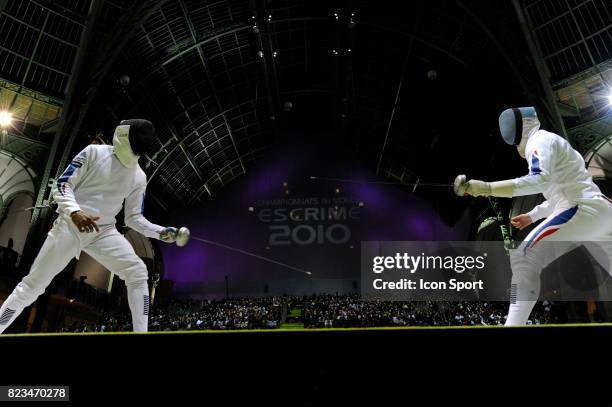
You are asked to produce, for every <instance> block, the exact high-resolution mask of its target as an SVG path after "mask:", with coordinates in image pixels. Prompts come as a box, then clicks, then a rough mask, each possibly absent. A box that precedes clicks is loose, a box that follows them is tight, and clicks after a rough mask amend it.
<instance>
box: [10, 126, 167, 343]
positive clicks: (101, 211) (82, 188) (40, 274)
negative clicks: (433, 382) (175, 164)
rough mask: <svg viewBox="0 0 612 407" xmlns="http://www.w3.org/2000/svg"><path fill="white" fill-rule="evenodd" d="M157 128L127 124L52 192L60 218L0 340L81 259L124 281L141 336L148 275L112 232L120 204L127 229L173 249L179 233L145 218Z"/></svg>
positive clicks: (81, 157) (15, 296) (87, 153)
mask: <svg viewBox="0 0 612 407" xmlns="http://www.w3.org/2000/svg"><path fill="white" fill-rule="evenodd" d="M153 135H154V127H153V125H152V124H151V123H150V122H149V121H146V120H141V119H134V120H124V121H122V122H121V124H120V125H119V126H117V128H116V129H115V134H114V137H113V145H112V146H108V145H89V146H87V147H86V148H85V149H84V150H83V151H81V152H80V153H79V154H78V155H77V156H76V157H75V158H74V159H73V160H72V162H71V163H70V165H69V166H68V168H67V169H66V170H65V171H64V173H63V174H62V176H61V177H60V178H59V179H58V180H57V183H56V184H55V186H54V190H53V197H54V200H55V201H56V202H57V205H58V208H57V212H58V218H57V219H56V220H55V223H54V225H53V227H52V229H51V230H50V231H49V233H48V236H47V238H46V240H45V242H44V244H43V246H42V248H41V249H40V252H39V253H38V256H37V257H36V259H35V260H34V263H33V264H32V267H31V269H30V272H29V274H28V275H27V276H25V277H24V278H23V280H22V281H21V282H20V283H19V284H18V285H17V287H16V288H15V289H14V290H13V292H12V294H11V295H10V296H9V297H8V298H7V299H6V301H5V302H4V303H3V304H2V307H1V308H0V333H1V332H3V331H4V330H5V329H6V328H7V327H8V326H9V325H10V324H11V322H13V320H14V319H15V318H16V317H17V316H18V315H19V314H20V313H21V311H22V310H23V309H24V308H25V307H27V306H28V305H30V304H32V303H33V302H34V301H35V300H36V298H38V296H39V295H41V294H42V293H43V292H44V291H45V288H46V287H47V286H48V285H49V283H51V280H52V279H53V278H54V277H55V276H56V275H57V274H58V273H59V272H60V271H62V270H63V269H64V268H65V267H66V265H67V264H68V263H69V261H70V260H71V259H72V258H74V257H76V258H78V257H79V254H80V253H81V251H83V252H85V253H87V254H89V255H90V256H91V257H93V258H94V259H95V260H97V261H98V262H99V263H100V264H102V265H103V266H104V267H106V268H107V269H108V270H110V271H111V272H113V273H115V274H116V275H117V276H119V277H120V278H121V279H123V280H124V281H125V284H126V287H127V294H128V303H129V306H130V311H131V313H132V323H133V329H134V331H138V332H146V331H147V327H148V313H149V288H148V283H147V280H148V273H147V268H146V266H145V264H144V263H143V261H142V260H141V259H140V258H139V257H138V256H137V255H136V253H135V252H134V249H133V248H132V246H131V244H130V243H129V242H128V241H127V240H126V239H125V237H124V236H123V235H121V234H120V233H119V232H118V231H117V228H116V227H115V216H116V215H117V214H118V213H119V211H120V210H121V207H122V206H123V202H124V201H125V206H124V208H125V210H124V213H125V224H126V225H127V226H128V227H130V228H132V229H134V230H136V231H137V232H139V233H141V234H143V235H144V236H147V237H150V238H155V239H160V240H163V241H165V242H173V241H174V237H175V234H176V231H177V230H176V228H166V227H162V226H159V225H155V224H153V223H151V222H149V221H148V220H147V219H146V218H145V217H144V216H143V209H144V195H145V189H146V186H147V178H146V175H145V173H144V172H143V170H142V169H141V168H140V166H139V165H138V158H139V156H140V155H143V154H146V153H148V152H150V150H151V149H152V147H153V144H152V143H153Z"/></svg>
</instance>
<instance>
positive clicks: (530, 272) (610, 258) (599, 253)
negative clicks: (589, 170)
mask: <svg viewBox="0 0 612 407" xmlns="http://www.w3.org/2000/svg"><path fill="white" fill-rule="evenodd" d="M583 243H588V244H583ZM580 246H584V247H585V248H586V249H587V250H589V252H590V253H591V255H593V257H594V258H595V260H596V261H597V262H598V263H599V264H600V265H601V266H602V267H604V268H606V270H607V271H608V273H610V271H611V270H610V264H612V201H610V200H608V199H607V198H606V197H596V198H590V199H586V198H585V199H581V200H580V201H579V202H578V205H577V206H575V207H573V208H567V209H558V210H555V211H554V212H553V213H552V214H551V215H550V216H548V217H547V218H546V219H545V220H544V221H543V222H542V223H541V224H539V225H538V226H537V227H536V228H535V229H534V230H532V231H531V233H529V235H528V236H527V237H526V238H525V241H523V242H522V243H521V245H520V246H519V247H518V248H517V249H516V250H513V251H512V253H511V255H510V264H511V267H512V283H511V294H510V309H509V312H508V319H507V320H506V325H525V324H526V323H527V320H528V318H529V314H530V313H531V310H532V309H533V306H534V305H535V303H536V302H537V299H538V296H539V294H540V274H541V272H542V270H543V269H544V268H545V267H546V266H548V265H549V264H550V263H552V262H553V261H554V260H555V259H557V258H559V257H561V256H562V255H563V254H565V253H567V252H569V251H571V250H573V249H575V248H577V247H580ZM576 272H580V270H576ZM611 274H612V273H611Z"/></svg>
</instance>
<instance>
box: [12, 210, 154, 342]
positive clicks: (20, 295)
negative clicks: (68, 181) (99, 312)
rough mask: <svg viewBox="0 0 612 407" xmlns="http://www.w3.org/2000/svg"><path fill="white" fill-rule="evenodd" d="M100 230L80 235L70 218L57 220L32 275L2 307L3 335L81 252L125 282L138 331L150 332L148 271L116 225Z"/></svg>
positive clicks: (35, 263)
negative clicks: (148, 330) (148, 329)
mask: <svg viewBox="0 0 612 407" xmlns="http://www.w3.org/2000/svg"><path fill="white" fill-rule="evenodd" d="M99 228H100V232H92V233H80V232H79V231H78V230H77V228H76V226H75V225H74V224H73V223H72V221H71V220H70V219H67V218H65V217H63V216H60V217H59V218H58V219H57V220H56V221H55V223H54V225H53V228H52V229H51V230H50V231H49V233H48V235H47V239H46V240H45V243H44V244H43V246H42V248H41V249H40V252H39V253H38V256H36V259H35V260H34V263H33V264H32V267H31V269H30V273H29V274H28V275H27V276H25V277H24V278H23V280H22V281H21V282H20V283H19V284H17V287H15V289H14V290H13V292H12V293H11V295H9V297H8V298H7V299H6V301H5V302H4V303H3V304H2V307H0V333H2V332H4V330H5V329H6V328H7V327H8V326H9V325H10V324H11V323H12V322H13V321H14V320H15V318H17V316H18V315H19V314H20V313H21V312H22V311H23V309H24V308H25V307H27V306H29V305H30V304H32V303H33V302H34V301H35V300H36V299H37V298H38V296H39V295H41V294H42V293H43V292H44V291H45V289H46V288H47V286H48V285H49V284H50V283H51V280H53V278H54V277H55V276H56V275H57V274H58V273H60V272H61V271H62V270H63V269H64V268H65V267H66V265H68V263H69V262H70V260H72V258H74V257H78V255H79V253H80V252H81V251H84V252H86V253H87V254H89V255H90V256H91V257H93V258H94V259H95V260H96V261H98V262H99V263H100V264H102V265H103V266H104V267H106V268H107V269H108V270H110V271H112V272H113V273H115V274H117V276H119V278H121V279H122V280H124V281H125V285H126V287H127V294H128V303H129V306H130V311H131V312H132V324H133V328H134V331H138V332H146V331H147V328H148V315H149V288H148V284H147V279H148V273H147V268H146V266H145V264H144V263H143V261H142V260H141V259H140V258H139V257H138V256H137V255H136V253H135V252H134V249H133V248H132V245H131V244H130V243H129V242H128V241H127V240H126V239H125V237H123V236H122V235H121V234H120V233H119V232H118V231H117V229H116V227H115V225H100V226H99Z"/></svg>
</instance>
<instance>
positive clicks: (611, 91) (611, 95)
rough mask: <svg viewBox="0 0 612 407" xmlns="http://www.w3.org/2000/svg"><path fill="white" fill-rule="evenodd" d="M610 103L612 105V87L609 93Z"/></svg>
mask: <svg viewBox="0 0 612 407" xmlns="http://www.w3.org/2000/svg"><path fill="white" fill-rule="evenodd" d="M608 103H609V104H611V105H612V88H611V89H610V92H609V93H608Z"/></svg>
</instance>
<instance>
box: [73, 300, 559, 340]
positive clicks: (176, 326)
mask: <svg viewBox="0 0 612 407" xmlns="http://www.w3.org/2000/svg"><path fill="white" fill-rule="evenodd" d="M150 309H151V314H150V316H149V330H151V331H176V330H204V329H212V330H234V329H274V328H278V327H279V326H280V324H281V322H283V318H284V316H286V315H287V312H288V311H290V310H292V309H299V310H300V311H301V317H300V321H299V322H303V323H304V327H305V328H330V327H334V328H349V327H382V326H449V325H468V326H475V325H502V324H503V323H504V322H505V319H506V314H507V311H508V303H507V302H398V301H366V300H362V299H361V298H360V296H359V295H358V294H349V295H327V294H321V295H312V296H307V297H295V296H293V297H290V296H282V297H262V298H230V299H223V300H195V299H186V300H180V299H173V300H171V301H169V302H167V303H165V304H162V305H160V304H155V305H154V306H152V307H151V308H150ZM566 315H567V312H566V310H565V305H564V304H559V303H552V302H548V301H544V302H539V303H538V304H537V305H536V307H535V309H534V310H533V312H532V314H531V317H530V319H529V322H528V324H536V325H538V324H550V323H563V322H567V317H566ZM130 330H131V318H130V313H129V311H127V310H124V311H122V312H111V311H108V310H107V311H104V312H102V313H101V314H100V315H99V318H98V321H96V322H95V323H83V322H71V323H69V324H67V325H66V326H65V327H64V328H62V329H61V331H62V332H110V331H130Z"/></svg>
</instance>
